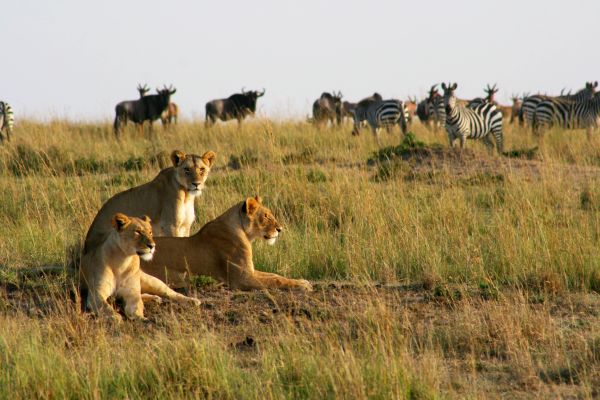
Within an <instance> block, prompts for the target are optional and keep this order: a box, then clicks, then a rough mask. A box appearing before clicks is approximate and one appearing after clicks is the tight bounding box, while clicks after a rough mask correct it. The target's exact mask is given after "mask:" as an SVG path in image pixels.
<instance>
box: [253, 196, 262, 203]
mask: <svg viewBox="0 0 600 400" xmlns="http://www.w3.org/2000/svg"><path fill="white" fill-rule="evenodd" d="M254 200H256V201H258V202H259V203H262V197H260V196H259V195H256V196H254Z"/></svg>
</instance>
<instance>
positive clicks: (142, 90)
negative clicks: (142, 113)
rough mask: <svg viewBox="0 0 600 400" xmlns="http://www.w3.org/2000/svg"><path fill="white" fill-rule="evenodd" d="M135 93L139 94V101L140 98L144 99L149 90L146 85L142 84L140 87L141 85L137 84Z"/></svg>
mask: <svg viewBox="0 0 600 400" xmlns="http://www.w3.org/2000/svg"><path fill="white" fill-rule="evenodd" d="M137 91H138V93H139V94H140V99H141V98H142V97H144V96H145V95H146V93H148V92H149V91H150V88H149V87H148V85H147V84H144V86H142V85H141V84H138V86H137Z"/></svg>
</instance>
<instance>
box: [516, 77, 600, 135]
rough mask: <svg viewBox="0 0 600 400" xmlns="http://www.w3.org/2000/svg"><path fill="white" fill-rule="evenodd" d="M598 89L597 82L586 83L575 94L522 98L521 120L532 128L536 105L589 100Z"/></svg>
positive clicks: (539, 95) (537, 95) (538, 95)
mask: <svg viewBox="0 0 600 400" xmlns="http://www.w3.org/2000/svg"><path fill="white" fill-rule="evenodd" d="M597 87H598V82H586V83H585V87H584V88H583V89H581V90H579V91H577V92H576V93H575V94H567V95H563V96H558V97H552V96H546V95H541V94H536V95H532V96H526V97H525V98H523V103H522V104H521V114H522V116H521V118H522V119H523V120H524V121H525V122H526V123H527V124H529V125H530V126H531V127H532V128H533V120H534V116H535V113H536V110H537V107H538V105H539V104H540V103H541V102H543V101H546V100H551V99H556V100H559V101H560V100H568V101H582V100H589V99H590V98H591V97H592V96H593V94H594V92H595V91H596V88H597Z"/></svg>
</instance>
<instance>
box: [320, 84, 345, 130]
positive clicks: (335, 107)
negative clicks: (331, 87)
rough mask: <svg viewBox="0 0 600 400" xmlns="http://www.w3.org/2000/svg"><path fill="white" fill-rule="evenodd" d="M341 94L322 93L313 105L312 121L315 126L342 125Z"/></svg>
mask: <svg viewBox="0 0 600 400" xmlns="http://www.w3.org/2000/svg"><path fill="white" fill-rule="evenodd" d="M342 97H343V95H342V92H338V93H336V92H333V94H331V93H328V92H323V93H322V94H321V97H319V98H318V99H317V100H315V102H314V103H313V121H314V123H315V124H316V125H318V126H319V125H322V124H323V123H325V124H327V123H328V122H331V124H332V125H333V124H334V123H335V124H337V125H341V123H342V115H343V109H342Z"/></svg>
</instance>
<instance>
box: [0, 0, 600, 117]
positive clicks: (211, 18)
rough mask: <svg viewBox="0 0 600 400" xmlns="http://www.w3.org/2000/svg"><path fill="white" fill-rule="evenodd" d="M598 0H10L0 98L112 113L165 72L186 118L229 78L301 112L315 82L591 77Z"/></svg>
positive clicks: (509, 84)
mask: <svg viewBox="0 0 600 400" xmlns="http://www.w3.org/2000/svg"><path fill="white" fill-rule="evenodd" d="M599 17H600V1H598V0H589V1H577V0H572V1H564V0H562V1H559V0H551V1H527V0H520V1H515V0H501V1H483V0H478V1H467V0H454V1H444V0H431V1H417V0H413V1H370V0H363V1H354V0H331V1H325V0H303V1H285V0H252V1H247V0H246V1H244V0H236V1H210V2H207V1H183V0H182V1H173V0H167V1H165V0H162V1H154V0H135V1H133V0H131V1H129V0H102V1H86V0H54V1H42V0H39V1H32V0H13V1H5V2H3V4H2V23H0V34H1V37H2V58H1V61H0V71H2V78H0V99H2V100H6V101H8V102H9V103H10V104H11V105H12V106H13V108H14V109H15V115H16V118H18V116H19V115H21V116H22V115H25V116H28V117H36V118H43V119H46V118H52V117H62V118H71V119H78V120H83V119H84V120H99V119H107V120H108V119H112V118H113V117H114V106H115V104H116V103H118V102H119V101H121V100H128V99H135V98H137V97H138V94H137V92H136V86H137V84H138V83H148V84H149V85H151V86H152V87H153V88H154V87H157V86H160V85H162V84H165V83H166V84H173V85H174V86H175V87H176V88H177V93H176V94H175V95H174V96H173V98H172V100H173V101H175V102H176V103H178V104H179V106H180V108H181V112H182V115H183V116H184V117H187V118H191V117H194V118H204V104H205V103H206V102H207V101H208V100H211V99H214V98H221V97H227V96H228V95H230V94H232V93H234V92H237V91H239V90H240V89H241V88H242V86H245V87H246V88H248V89H250V88H253V89H260V88H262V87H265V88H266V91H267V92H266V95H265V97H263V98H261V99H259V105H258V110H259V113H260V114H261V115H266V116H271V117H298V118H303V117H304V116H306V115H308V114H309V113H310V110H311V104H312V102H313V101H314V99H315V98H316V97H318V96H319V95H320V93H321V92H322V91H332V90H341V91H342V92H343V94H344V96H345V99H348V100H352V101H354V100H358V99H360V98H361V97H364V96H367V95H370V94H371V93H373V92H374V91H378V92H380V93H382V94H383V96H384V97H396V98H405V97H406V96H407V95H416V96H418V97H419V98H422V97H423V96H424V95H425V92H426V90H427V89H428V88H429V86H430V85H432V84H433V83H436V82H441V81H442V80H445V81H456V82H458V90H457V95H458V96H459V97H462V98H471V97H476V96H481V95H483V91H482V88H483V87H484V86H485V84H486V83H488V82H489V83H498V86H499V87H500V93H499V97H498V99H499V100H500V101H501V102H504V103H508V101H509V98H510V95H511V94H512V93H517V92H519V93H522V92H537V91H545V92H548V93H549V94H554V93H558V92H560V90H561V89H562V88H563V87H567V88H573V89H578V88H580V87H582V86H583V83H584V82H585V81H586V80H600V51H599V50H600V49H599V48H598V40H599V39H600V24H599V21H598V19H599Z"/></svg>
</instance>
